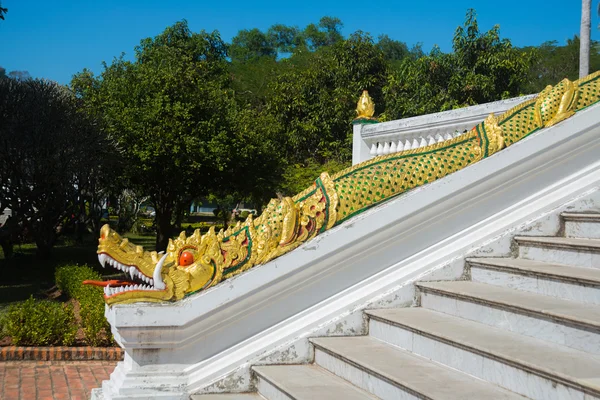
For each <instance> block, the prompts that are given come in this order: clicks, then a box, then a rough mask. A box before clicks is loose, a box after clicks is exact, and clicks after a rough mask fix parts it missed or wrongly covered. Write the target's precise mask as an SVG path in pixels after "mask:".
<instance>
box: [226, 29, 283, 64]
mask: <svg viewBox="0 0 600 400" xmlns="http://www.w3.org/2000/svg"><path fill="white" fill-rule="evenodd" d="M229 53H230V55H231V60H232V61H233V62H246V61H251V60H255V59H257V58H261V57H268V58H271V59H275V57H276V56H277V50H276V49H275V47H274V45H273V42H272V41H271V38H270V36H269V35H267V34H265V33H263V32H261V31H260V30H258V29H256V28H254V29H250V30H247V29H243V30H241V31H239V32H238V34H237V35H236V36H235V37H234V38H233V39H232V41H231V45H230V46H229Z"/></svg>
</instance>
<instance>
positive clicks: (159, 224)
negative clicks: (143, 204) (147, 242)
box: [156, 206, 173, 251]
mask: <svg viewBox="0 0 600 400" xmlns="http://www.w3.org/2000/svg"><path fill="white" fill-rule="evenodd" d="M172 216H173V207H169V206H166V207H165V206H163V207H156V251H163V250H166V249H167V245H168V244H169V238H170V237H171V217H172Z"/></svg>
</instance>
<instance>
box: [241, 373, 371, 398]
mask: <svg viewBox="0 0 600 400" xmlns="http://www.w3.org/2000/svg"><path fill="white" fill-rule="evenodd" d="M252 370H253V371H254V372H255V373H256V374H258V375H259V376H261V377H262V378H263V379H265V380H267V381H268V382H270V383H271V384H272V385H274V386H276V387H278V388H279V389H280V390H282V391H284V392H285V393H287V394H288V395H289V396H290V397H292V398H294V399H298V400H302V399H307V400H329V399H333V398H336V399H348V400H375V399H377V397H375V396H373V395H371V394H369V393H367V392H365V391H364V390H362V389H360V388H358V387H356V386H354V385H352V384H351V383H349V382H347V381H345V380H343V379H342V378H340V377H338V376H335V375H334V374H332V373H331V372H329V371H326V370H324V369H322V368H320V367H317V366H314V365H266V366H255V367H252Z"/></svg>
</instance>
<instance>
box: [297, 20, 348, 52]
mask: <svg viewBox="0 0 600 400" xmlns="http://www.w3.org/2000/svg"><path fill="white" fill-rule="evenodd" d="M343 26H344V24H342V21H341V20H340V19H339V18H335V17H323V18H321V19H320V20H319V24H318V25H315V24H309V25H308V26H307V27H306V28H304V32H303V36H304V37H305V38H306V40H307V42H308V44H309V46H310V49H311V50H316V49H319V48H321V47H326V46H332V45H334V44H335V43H337V42H339V41H342V40H343V39H344V37H343V36H342V33H341V29H342V27H343Z"/></svg>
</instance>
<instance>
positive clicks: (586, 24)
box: [579, 0, 592, 78]
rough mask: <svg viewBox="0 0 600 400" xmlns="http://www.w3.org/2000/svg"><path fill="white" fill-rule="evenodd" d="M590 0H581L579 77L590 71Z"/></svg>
mask: <svg viewBox="0 0 600 400" xmlns="http://www.w3.org/2000/svg"><path fill="white" fill-rule="evenodd" d="M591 13H592V2H591V0H582V1H581V33H580V37H579V77H580V78H583V77H584V76H587V75H588V74H589V73H590V31H591V21H590V19H591V18H590V15H591Z"/></svg>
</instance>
